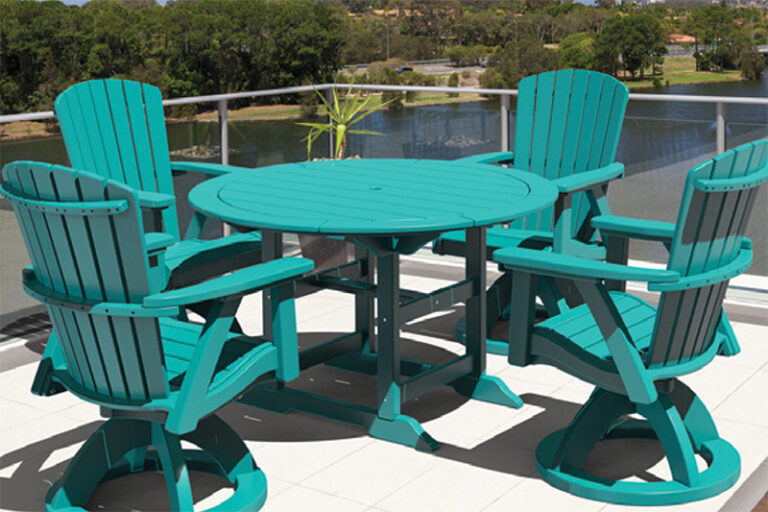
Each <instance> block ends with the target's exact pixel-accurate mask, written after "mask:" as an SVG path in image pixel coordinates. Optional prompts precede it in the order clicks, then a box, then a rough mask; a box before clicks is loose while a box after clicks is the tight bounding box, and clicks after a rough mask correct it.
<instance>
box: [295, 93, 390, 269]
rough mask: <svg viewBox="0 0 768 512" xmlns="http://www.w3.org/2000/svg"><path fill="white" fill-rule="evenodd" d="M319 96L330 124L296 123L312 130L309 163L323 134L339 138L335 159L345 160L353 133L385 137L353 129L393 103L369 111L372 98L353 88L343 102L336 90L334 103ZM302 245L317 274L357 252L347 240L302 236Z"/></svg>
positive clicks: (306, 138) (334, 154) (336, 140)
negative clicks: (354, 90)
mask: <svg viewBox="0 0 768 512" xmlns="http://www.w3.org/2000/svg"><path fill="white" fill-rule="evenodd" d="M315 93H316V94H317V95H318V97H319V98H320V101H321V107H322V113H323V114H325V115H327V116H328V122H317V123H307V122H304V123H296V124H297V125H299V126H306V127H308V128H309V133H308V134H307V136H306V137H305V138H304V139H302V141H304V142H306V144H307V160H311V159H312V144H313V143H314V142H315V141H316V140H317V139H318V137H320V135H322V134H323V133H330V134H333V136H334V137H335V138H334V140H335V142H336V144H335V145H334V151H333V157H332V158H333V159H334V160H340V159H343V158H344V154H345V151H346V148H347V137H348V136H349V135H350V134H357V135H384V134H383V133H380V132H374V131H370V130H358V129H352V128H350V126H352V125H354V124H356V123H359V122H360V121H362V120H363V119H364V118H366V117H367V116H369V115H371V114H372V113H374V112H376V111H377V110H380V109H381V108H382V107H385V106H386V105H387V104H389V103H391V102H389V101H387V102H383V103H381V104H379V105H378V106H375V107H370V108H368V109H367V110H366V107H367V106H368V105H369V103H370V102H371V100H372V97H370V96H366V97H364V96H363V95H362V91H358V92H357V93H356V94H353V93H352V87H351V86H350V88H349V90H348V91H347V94H346V95H344V96H343V97H342V98H341V99H340V97H339V94H338V92H337V91H336V89H335V88H334V89H332V93H333V103H329V102H328V100H326V99H325V97H324V96H323V95H322V94H321V93H320V92H319V91H317V90H315ZM299 244H300V245H301V253H302V255H303V256H304V257H305V258H310V259H311V260H313V261H314V262H315V271H319V270H325V269H328V268H333V267H336V266H339V265H343V264H344V263H347V262H349V261H351V259H352V256H353V254H354V249H353V247H352V246H351V245H350V244H348V243H346V242H345V241H343V240H336V239H333V238H327V237H321V236H314V235H299Z"/></svg>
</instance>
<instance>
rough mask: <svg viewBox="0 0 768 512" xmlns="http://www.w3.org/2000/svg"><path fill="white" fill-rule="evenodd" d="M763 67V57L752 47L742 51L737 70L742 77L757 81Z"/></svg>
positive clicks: (763, 69)
mask: <svg viewBox="0 0 768 512" xmlns="http://www.w3.org/2000/svg"><path fill="white" fill-rule="evenodd" d="M765 67H766V65H765V57H763V56H762V55H761V54H760V52H758V51H757V48H755V46H754V45H751V46H748V47H746V48H744V50H742V52H741V55H740V56H739V70H740V71H741V76H742V77H744V78H745V79H747V80H759V79H760V77H761V76H762V74H763V71H765Z"/></svg>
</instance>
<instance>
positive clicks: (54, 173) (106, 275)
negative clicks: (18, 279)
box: [3, 162, 167, 403]
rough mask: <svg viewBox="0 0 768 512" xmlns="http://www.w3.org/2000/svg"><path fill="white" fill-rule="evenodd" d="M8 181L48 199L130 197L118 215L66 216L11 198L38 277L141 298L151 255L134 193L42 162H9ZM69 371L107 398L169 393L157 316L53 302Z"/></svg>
mask: <svg viewBox="0 0 768 512" xmlns="http://www.w3.org/2000/svg"><path fill="white" fill-rule="evenodd" d="M3 179H4V185H3V186H4V187H8V188H11V189H13V190H15V191H18V192H20V193H22V194H24V195H25V196H27V197H30V198H34V199H41V200H46V201H58V202H72V201H75V202H80V201H88V202H91V201H106V200H115V199H125V200H127V201H128V202H129V208H128V210H126V211H125V212H122V213H119V214H98V213H94V214H90V215H84V216H82V215H66V214H60V213H55V212H43V211H39V210H37V209H34V208H31V207H29V206H27V205H25V204H24V203H16V202H14V203H13V206H14V210H15V212H16V218H17V219H18V222H19V225H20V227H21V232H22V234H23V238H24V242H25V244H26V246H27V250H28V252H29V255H30V259H31V261H32V265H33V266H34V268H35V274H36V277H37V280H38V281H39V282H40V283H42V284H43V285H45V286H46V287H49V288H51V289H53V290H55V291H57V292H59V293H62V294H65V295H67V296H68V297H71V298H73V299H74V298H85V299H90V300H94V301H107V302H119V303H140V302H141V301H142V299H143V298H144V297H145V296H146V295H147V294H148V292H149V281H148V261H147V257H146V250H145V248H144V243H143V232H142V229H141V224H140V217H139V211H138V207H137V203H136V195H135V192H133V191H132V190H130V189H129V188H127V187H126V186H124V185H122V184H119V183H116V182H114V181H111V180H107V179H105V178H102V177H100V176H97V175H94V174H91V173H85V172H82V173H76V172H75V171H72V170H71V169H68V168H66V167H60V166H52V165H50V164H42V163H36V162H15V163H12V164H8V165H7V166H6V167H5V168H4V169H3ZM47 307H48V313H49V315H50V317H51V323H52V325H53V328H54V330H55V332H56V335H57V338H58V339H59V341H60V342H61V346H62V348H63V350H64V353H65V354H66V359H67V364H68V368H69V373H70V376H71V377H72V378H73V379H74V380H75V381H76V382H78V383H79V384H80V385H82V386H84V387H85V388H87V389H88V390H90V391H92V392H93V393H95V394H97V395H98V396H99V398H100V399H103V400H104V401H105V403H109V400H110V399H111V398H112V397H116V398H120V399H128V400H132V401H137V402H142V401H146V400H147V399H149V398H155V397H163V396H166V395H167V384H166V380H165V378H164V369H163V357H162V347H161V344H160V332H159V325H158V322H157V319H155V318H126V317H120V316H109V315H101V314H90V313H88V312H87V311H78V310H74V309H70V308H66V307H60V306H54V305H48V306H47Z"/></svg>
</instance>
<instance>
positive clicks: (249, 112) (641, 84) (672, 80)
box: [0, 56, 742, 142]
mask: <svg viewBox="0 0 768 512" xmlns="http://www.w3.org/2000/svg"><path fill="white" fill-rule="evenodd" d="M694 69H695V61H694V58H693V57H690V56H685V57H667V58H666V59H665V60H664V66H663V70H664V73H663V75H657V76H656V78H659V79H660V80H661V83H662V85H663V86H672V85H693V84H704V83H716V82H739V81H741V80H742V78H741V75H740V73H739V71H723V72H713V71H694ZM624 83H625V84H626V85H627V87H629V89H630V90H631V91H634V90H643V89H649V88H653V87H654V85H653V79H652V78H646V79H644V80H626V81H624ZM485 99H488V98H484V97H482V96H480V95H479V94H462V95H460V96H458V97H454V98H452V97H449V96H448V95H447V94H446V93H419V94H418V95H417V96H416V98H415V100H414V101H413V102H408V103H404V107H421V106H426V105H440V104H449V103H464V102H470V101H482V100H485ZM380 101H381V95H379V94H377V95H375V96H374V99H373V101H372V102H371V107H375V106H377V105H378V104H379V103H380ZM300 118H301V110H300V107H299V106H298V105H260V106H250V107H244V108H241V109H237V110H229V120H230V121H288V120H298V119H300ZM167 120H168V121H198V122H204V123H211V122H218V120H219V118H218V114H217V112H216V111H215V110H212V111H207V112H201V113H199V114H197V115H195V116H194V117H193V118H191V119H185V118H167ZM57 135H59V133H56V132H51V131H50V130H47V129H46V123H45V122H44V121H18V122H15V123H6V124H0V142H13V141H18V140H25V139H36V138H45V137H55V136H57Z"/></svg>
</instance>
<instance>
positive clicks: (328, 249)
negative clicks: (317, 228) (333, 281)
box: [299, 235, 355, 272]
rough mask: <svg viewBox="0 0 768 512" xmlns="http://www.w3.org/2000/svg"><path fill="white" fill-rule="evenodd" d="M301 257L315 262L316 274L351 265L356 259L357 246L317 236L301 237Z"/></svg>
mask: <svg viewBox="0 0 768 512" xmlns="http://www.w3.org/2000/svg"><path fill="white" fill-rule="evenodd" d="M299 245H301V255H302V256H304V257H305V258H309V259H311V260H312V261H314V262H315V270H314V271H315V272H318V271H322V270H327V269H329V268H333V267H338V266H339V265H344V264H345V263H349V262H350V261H352V260H353V259H354V256H355V246H354V245H352V244H350V243H347V242H345V241H344V240H336V239H334V238H326V237H324V236H315V235H299Z"/></svg>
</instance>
